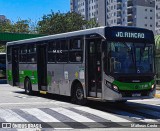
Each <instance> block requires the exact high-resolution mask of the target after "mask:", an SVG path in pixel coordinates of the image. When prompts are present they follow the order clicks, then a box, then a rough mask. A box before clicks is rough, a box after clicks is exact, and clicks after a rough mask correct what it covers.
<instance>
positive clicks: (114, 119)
mask: <svg viewBox="0 0 160 131" xmlns="http://www.w3.org/2000/svg"><path fill="white" fill-rule="evenodd" d="M74 108H75V109H77V110H80V111H84V112H88V113H90V114H93V115H96V116H99V117H102V118H104V119H106V120H110V121H112V122H131V121H129V120H126V119H124V118H120V117H117V116H115V115H114V114H110V113H107V112H103V111H99V110H95V109H91V108H89V107H74Z"/></svg>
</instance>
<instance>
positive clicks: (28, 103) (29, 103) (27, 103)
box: [0, 101, 54, 105]
mask: <svg viewBox="0 0 160 131" xmlns="http://www.w3.org/2000/svg"><path fill="white" fill-rule="evenodd" d="M49 103H52V104H54V102H50V101H49V102H33V103H31V102H26V103H0V105H35V104H37V105H39V104H49Z"/></svg>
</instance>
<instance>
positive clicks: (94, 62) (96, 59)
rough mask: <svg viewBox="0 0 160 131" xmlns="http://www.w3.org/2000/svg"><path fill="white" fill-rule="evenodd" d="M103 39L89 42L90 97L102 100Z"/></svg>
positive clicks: (88, 74)
mask: <svg viewBox="0 0 160 131" xmlns="http://www.w3.org/2000/svg"><path fill="white" fill-rule="evenodd" d="M100 43H101V39H91V40H88V42H87V45H88V49H87V59H86V60H87V61H88V62H86V63H87V76H88V80H87V81H88V82H87V84H88V95H89V97H98V98H101V95H102V80H101V79H102V77H101V74H102V72H101V48H100V46H101V44H100Z"/></svg>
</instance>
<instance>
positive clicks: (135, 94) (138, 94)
mask: <svg viewBox="0 0 160 131" xmlns="http://www.w3.org/2000/svg"><path fill="white" fill-rule="evenodd" d="M132 96H133V97H135V96H141V93H134V94H132Z"/></svg>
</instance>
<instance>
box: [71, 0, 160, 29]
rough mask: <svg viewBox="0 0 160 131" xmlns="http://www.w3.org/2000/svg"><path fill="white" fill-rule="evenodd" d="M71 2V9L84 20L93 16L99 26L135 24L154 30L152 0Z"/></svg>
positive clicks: (153, 2)
mask: <svg viewBox="0 0 160 131" xmlns="http://www.w3.org/2000/svg"><path fill="white" fill-rule="evenodd" d="M159 1H160V0H159ZM74 3H75V6H74ZM71 4H72V8H71V11H75V12H77V13H79V14H82V15H83V16H84V18H85V19H86V20H89V19H91V18H95V19H96V20H97V22H98V23H99V24H100V25H101V26H117V25H118V26H136V27H142V28H147V29H150V30H153V31H154V32H155V1H154V0H71ZM74 7H76V8H74ZM159 8H160V7H159Z"/></svg>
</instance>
